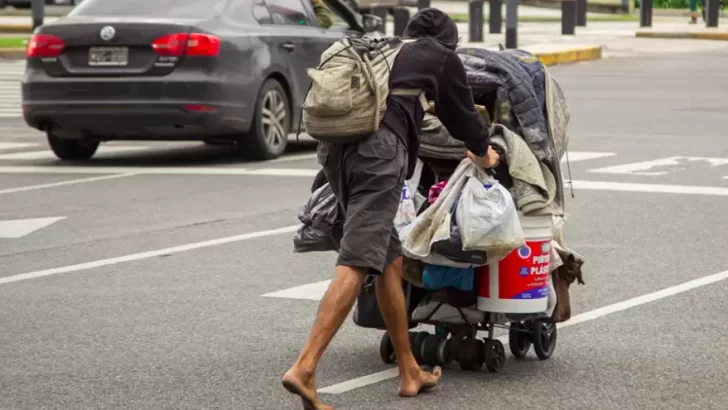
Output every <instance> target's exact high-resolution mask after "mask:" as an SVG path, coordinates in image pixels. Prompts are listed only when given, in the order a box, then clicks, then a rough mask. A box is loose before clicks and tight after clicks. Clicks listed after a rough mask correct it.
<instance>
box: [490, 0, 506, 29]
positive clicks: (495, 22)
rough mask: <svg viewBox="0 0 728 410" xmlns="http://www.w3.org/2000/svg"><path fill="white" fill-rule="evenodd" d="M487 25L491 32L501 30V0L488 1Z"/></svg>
mask: <svg viewBox="0 0 728 410" xmlns="http://www.w3.org/2000/svg"><path fill="white" fill-rule="evenodd" d="M488 6H489V9H488V25H489V26H490V32H491V33H492V34H498V33H500V32H501V27H502V26H503V12H502V11H503V0H490V1H489V2H488Z"/></svg>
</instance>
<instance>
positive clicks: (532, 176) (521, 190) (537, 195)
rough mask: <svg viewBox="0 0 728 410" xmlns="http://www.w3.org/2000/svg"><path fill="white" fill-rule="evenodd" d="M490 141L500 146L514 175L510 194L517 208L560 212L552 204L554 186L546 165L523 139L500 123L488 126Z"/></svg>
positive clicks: (527, 211) (529, 212)
mask: <svg viewBox="0 0 728 410" xmlns="http://www.w3.org/2000/svg"><path fill="white" fill-rule="evenodd" d="M491 144H492V145H495V146H498V147H500V148H501V149H502V150H503V151H504V152H505V156H506V160H507V162H508V173H509V174H510V175H511V177H512V178H513V187H512V188H511V190H510V191H511V195H512V196H513V200H514V202H515V203H516V207H517V208H518V210H520V211H521V212H523V213H524V214H525V215H527V216H529V215H548V214H559V213H560V207H557V206H554V198H555V197H556V192H557V186H556V179H555V178H554V175H553V174H552V173H551V171H550V170H549V168H548V167H547V166H546V165H545V164H544V163H543V162H540V161H539V160H538V159H537V158H536V156H535V155H534V153H533V151H531V149H530V147H529V146H528V144H527V143H526V141H525V140H524V139H523V138H522V137H521V136H520V135H518V134H516V133H514V132H513V131H511V130H509V129H508V128H506V127H505V126H503V125H500V124H496V125H493V126H492V127H491Z"/></svg>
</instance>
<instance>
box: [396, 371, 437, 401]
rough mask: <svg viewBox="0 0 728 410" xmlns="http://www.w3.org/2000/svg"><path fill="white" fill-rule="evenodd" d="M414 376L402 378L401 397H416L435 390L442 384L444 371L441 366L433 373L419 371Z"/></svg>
mask: <svg viewBox="0 0 728 410" xmlns="http://www.w3.org/2000/svg"><path fill="white" fill-rule="evenodd" d="M414 374H415V375H414V376H409V377H407V376H402V381H401V382H400V384H399V395H400V397H415V396H417V395H418V394H419V393H421V392H423V391H427V390H430V389H433V388H435V387H436V386H437V384H438V383H440V377H441V376H442V369H441V368H440V366H435V367H434V368H433V369H432V373H430V372H427V371H425V370H422V369H418V372H417V373H414Z"/></svg>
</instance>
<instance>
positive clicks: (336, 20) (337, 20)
mask: <svg viewBox="0 0 728 410" xmlns="http://www.w3.org/2000/svg"><path fill="white" fill-rule="evenodd" d="M329 10H331V20H332V21H333V24H332V25H331V27H329V28H339V29H348V28H349V23H347V22H346V21H345V20H344V18H343V17H341V14H339V11H338V10H336V9H335V8H333V7H329Z"/></svg>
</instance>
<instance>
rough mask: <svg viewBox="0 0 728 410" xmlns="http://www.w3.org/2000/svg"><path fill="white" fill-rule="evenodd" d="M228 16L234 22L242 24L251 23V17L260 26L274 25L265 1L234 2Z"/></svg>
mask: <svg viewBox="0 0 728 410" xmlns="http://www.w3.org/2000/svg"><path fill="white" fill-rule="evenodd" d="M226 14H227V15H228V16H229V17H230V18H231V19H233V20H234V21H236V22H238V23H242V24H245V23H248V22H250V16H251V15H252V16H253V18H254V19H255V20H256V21H257V22H258V23H259V24H273V19H272V18H271V15H270V12H269V11H268V7H267V6H266V5H265V1H264V0H253V1H252V2H249V1H247V0H233V1H232V3H231V4H230V8H229V9H228V10H227V11H226Z"/></svg>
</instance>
